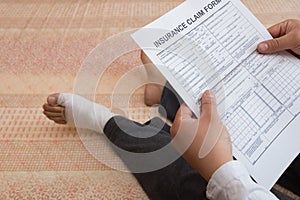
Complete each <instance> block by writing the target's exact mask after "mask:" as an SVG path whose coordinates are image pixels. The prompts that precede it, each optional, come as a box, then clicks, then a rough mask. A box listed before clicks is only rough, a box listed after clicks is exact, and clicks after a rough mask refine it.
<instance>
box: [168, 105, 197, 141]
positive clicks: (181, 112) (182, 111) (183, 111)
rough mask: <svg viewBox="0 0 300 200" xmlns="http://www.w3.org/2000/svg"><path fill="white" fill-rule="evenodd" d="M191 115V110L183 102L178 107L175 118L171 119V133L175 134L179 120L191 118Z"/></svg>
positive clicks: (179, 123)
mask: <svg viewBox="0 0 300 200" xmlns="http://www.w3.org/2000/svg"><path fill="white" fill-rule="evenodd" d="M192 116H193V113H192V111H191V110H190V109H189V107H187V106H186V105H185V104H182V105H181V106H180V108H179V109H178V111H177V113H176V116H175V119H174V121H173V125H172V127H171V130H170V131H171V135H172V136H175V135H176V134H177V132H178V130H179V127H180V125H181V122H182V121H183V120H191V119H192Z"/></svg>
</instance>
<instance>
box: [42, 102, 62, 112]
mask: <svg viewBox="0 0 300 200" xmlns="http://www.w3.org/2000/svg"><path fill="white" fill-rule="evenodd" d="M43 109H44V111H46V112H55V113H62V112H63V111H64V109H65V108H64V107H63V106H52V105H49V104H44V105H43Z"/></svg>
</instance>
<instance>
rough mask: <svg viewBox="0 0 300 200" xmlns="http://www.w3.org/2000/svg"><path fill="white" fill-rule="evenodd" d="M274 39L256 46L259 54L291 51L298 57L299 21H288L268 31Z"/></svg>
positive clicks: (299, 41)
mask: <svg viewBox="0 0 300 200" xmlns="http://www.w3.org/2000/svg"><path fill="white" fill-rule="evenodd" d="M268 31H269V32H270V34H271V35H272V36H273V38H274V39H272V40H267V41H264V42H261V43H260V44H258V46H257V50H258V51H259V52H260V53H266V54H269V53H275V52H278V51H283V50H291V51H292V52H293V53H295V54H296V55H298V56H299V55H300V20H295V19H290V20H286V21H283V22H281V23H279V24H276V25H274V26H272V27H270V28H269V29H268Z"/></svg>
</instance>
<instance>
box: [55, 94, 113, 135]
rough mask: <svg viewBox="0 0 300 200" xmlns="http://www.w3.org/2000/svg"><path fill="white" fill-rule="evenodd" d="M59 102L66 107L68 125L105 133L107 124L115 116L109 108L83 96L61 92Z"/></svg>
mask: <svg viewBox="0 0 300 200" xmlns="http://www.w3.org/2000/svg"><path fill="white" fill-rule="evenodd" d="M57 103H58V104H59V105H62V106H64V107H65V117H66V121H67V124H68V125H72V126H76V127H78V128H84V129H90V130H93V131H96V132H101V133H103V129H104V126H105V124H106V123H107V122H108V120H109V119H111V118H112V117H113V116H115V114H114V113H112V112H111V111H110V110H109V109H108V108H106V107H104V106H102V105H99V104H96V103H94V102H91V101H89V100H87V99H85V98H83V97H81V96H78V95H75V94H70V93H61V94H60V95H59V97H58V100H57Z"/></svg>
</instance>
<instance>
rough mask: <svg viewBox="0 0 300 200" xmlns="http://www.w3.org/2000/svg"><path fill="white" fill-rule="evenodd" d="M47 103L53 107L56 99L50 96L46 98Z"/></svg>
mask: <svg viewBox="0 0 300 200" xmlns="http://www.w3.org/2000/svg"><path fill="white" fill-rule="evenodd" d="M48 102H49V104H51V105H54V104H56V98H55V97H52V96H50V97H49V98H48Z"/></svg>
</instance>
